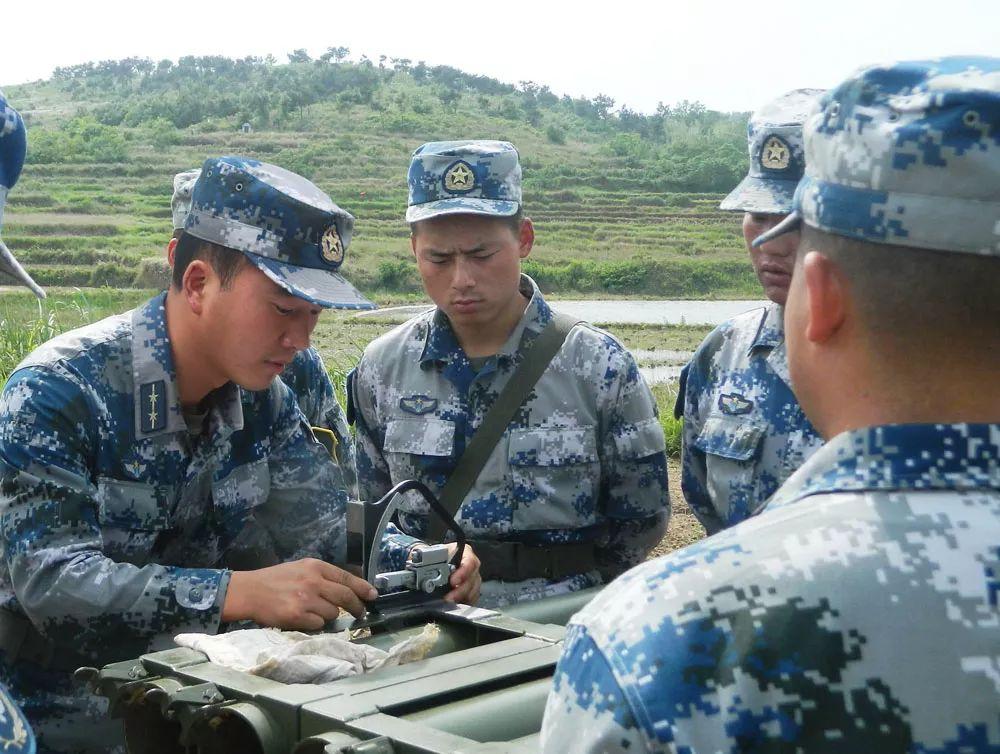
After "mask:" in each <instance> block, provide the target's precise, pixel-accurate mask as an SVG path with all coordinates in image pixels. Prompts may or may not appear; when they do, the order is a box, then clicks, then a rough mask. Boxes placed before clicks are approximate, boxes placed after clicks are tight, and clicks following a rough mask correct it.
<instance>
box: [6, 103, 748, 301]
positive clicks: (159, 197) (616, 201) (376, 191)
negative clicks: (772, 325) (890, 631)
mask: <svg viewBox="0 0 1000 754" xmlns="http://www.w3.org/2000/svg"><path fill="white" fill-rule="evenodd" d="M8 93H9V94H10V95H11V97H12V99H13V98H14V94H15V93H16V92H14V91H11V92H8ZM45 105H46V106H45V107H40V108H38V109H36V110H26V115H27V116H28V120H29V123H30V124H31V125H30V130H29V155H30V139H31V133H32V131H33V130H34V129H35V128H47V127H50V126H52V125H54V124H57V123H58V122H59V120H60V118H64V117H65V115H66V113H65V112H64V111H63V110H60V109H59V108H58V107H55V106H54V105H53V103H51V102H48V103H45ZM199 127H201V126H199ZM378 127H379V122H378V121H377V120H373V115H372V113H371V111H370V109H368V108H362V107H356V108H354V109H348V110H346V111H345V110H344V109H343V108H335V107H332V106H327V105H324V104H317V105H314V106H312V107H310V108H308V110H307V111H306V114H305V115H304V116H303V117H302V119H301V122H300V123H299V128H300V129H301V130H296V131H288V130H283V131H280V132H279V131H262V132H258V133H253V134H242V133H239V132H235V131H219V130H216V131H209V132H204V133H200V132H199V133H196V132H192V130H191V129H188V130H187V131H183V132H180V135H179V136H178V140H179V142H180V143H177V144H173V145H169V146H165V147H160V148H154V147H153V146H152V145H151V144H150V143H148V141H149V139H148V137H147V136H146V135H145V132H144V131H143V130H142V129H122V132H123V133H124V134H125V135H126V137H127V140H128V160H127V161H126V162H124V163H70V164H31V163H30V162H29V164H28V165H27V166H26V169H25V172H24V174H23V177H22V179H21V182H20V183H19V184H18V185H17V187H16V188H15V190H14V191H12V192H11V195H10V204H9V205H8V210H7V214H6V217H5V224H4V238H5V240H6V241H7V244H8V245H9V246H10V248H11V249H13V250H14V251H15V253H17V255H18V257H19V258H20V259H22V260H23V261H24V263H25V264H26V266H27V267H28V269H29V270H30V271H31V272H32V274H33V275H35V277H36V278H37V279H38V280H39V282H41V283H42V284H43V285H69V286H101V285H109V286H114V287H123V286H140V287H156V286H158V285H160V284H161V282H162V280H163V265H162V262H161V257H162V252H163V246H164V245H165V243H166V241H167V240H168V238H169V236H170V233H171V227H170V226H171V222H170V211H169V200H170V191H171V186H172V178H173V175H174V173H176V172H178V171H180V170H184V169H187V168H190V167H193V166H196V165H199V164H200V163H201V162H202V161H203V159H204V158H205V157H206V156H209V155H218V154H224V153H238V154H245V155H248V156H251V157H256V158H259V159H263V160H267V161H270V162H275V163H277V164H280V165H283V166H285V167H288V168H290V169H292V170H295V171H297V172H301V173H303V174H305V175H307V176H309V177H311V178H312V179H313V180H314V181H316V182H317V183H318V184H319V185H320V186H321V187H322V188H323V189H325V190H326V191H328V192H329V193H330V195H331V196H332V197H333V198H334V200H335V201H337V202H338V203H339V204H341V205H342V206H343V207H344V208H346V209H348V210H349V211H350V212H352V213H353V214H354V215H355V216H356V217H357V218H358V222H357V232H356V235H355V240H354V243H353V244H352V247H351V250H350V251H349V255H348V261H347V264H346V267H345V271H346V272H347V274H348V276H349V277H351V278H352V279H353V280H354V281H355V282H356V283H357V284H358V285H359V286H360V287H361V288H362V289H363V290H365V291H366V292H370V293H371V295H373V296H375V297H376V298H377V299H379V300H387V299H397V298H403V299H408V298H413V297H418V296H419V284H418V280H417V277H416V271H415V268H414V266H413V264H412V262H411V261H410V256H409V244H408V240H407V238H408V233H409V231H408V228H407V227H406V225H405V223H404V222H403V219H402V218H403V213H404V210H405V204H406V188H405V176H406V168H407V164H408V161H409V155H410V152H411V151H412V150H413V148H414V147H416V146H417V145H418V144H420V143H421V142H423V141H426V140H431V139H441V138H455V137H460V136H486V137H494V138H509V139H511V140H513V141H514V142H515V143H516V144H517V145H518V147H519V149H520V151H521V153H522V161H523V165H524V171H525V205H526V209H527V212H528V214H529V215H530V216H531V217H532V218H533V220H534V221H535V223H536V228H537V239H538V241H537V246H536V248H535V251H534V253H533V254H532V257H531V259H530V260H529V261H528V263H527V269H528V271H529V272H530V273H531V274H533V275H535V276H536V278H537V279H538V281H539V283H540V284H541V285H542V287H543V289H544V290H546V291H547V292H557V293H560V294H567V295H568V294H573V295H577V294H584V295H606V294H613V295H615V296H622V295H630V296H649V297H686V298H706V297H716V298H723V297H740V296H752V295H754V294H755V291H754V282H753V280H752V278H751V276H750V274H749V269H748V266H747V265H746V264H745V259H744V251H743V250H742V245H741V241H740V236H739V220H738V217H736V216H734V215H732V214H727V213H723V212H720V211H718V209H717V206H718V201H719V198H720V197H719V196H718V195H714V194H682V193H674V194H672V193H661V192H655V191H652V190H650V189H649V188H648V174H647V173H646V171H645V170H643V169H640V168H637V167H634V166H633V165H631V164H630V163H629V162H628V161H627V160H625V159H622V158H618V157H615V156H614V155H612V154H610V153H609V152H608V151H607V149H605V148H604V146H603V145H602V144H601V143H600V141H599V140H595V141H593V142H588V141H572V140H571V141H568V142H567V143H566V144H564V145H557V144H553V143H550V142H548V141H547V140H545V139H544V138H543V137H542V136H540V134H539V132H538V130H537V129H534V128H531V127H529V126H527V125H517V124H511V123H509V122H502V121H498V120H497V119H496V118H491V117H488V116H485V115H483V116H478V117H477V116H476V115H475V114H469V113H465V112H463V114H462V115H461V117H460V118H458V123H457V124H456V125H455V126H454V127H453V128H449V129H447V130H442V129H440V128H437V129H435V128H429V129H428V130H427V131H424V132H420V131H418V132H416V133H413V134H412V135H411V134H406V135H404V134H398V133H392V132H386V131H380V130H378Z"/></svg>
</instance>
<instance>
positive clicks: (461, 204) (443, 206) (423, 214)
mask: <svg viewBox="0 0 1000 754" xmlns="http://www.w3.org/2000/svg"><path fill="white" fill-rule="evenodd" d="M519 208H520V205H519V204H518V203H517V202H510V201H506V200H501V199H479V198H475V197H462V196H456V197H454V198H451V199H440V200H438V201H436V202H426V203H424V204H415V205H413V206H410V207H407V208H406V222H408V223H415V222H418V221H420V220H429V219H430V218H432V217H441V216H442V215H492V216H493V217H510V216H511V215H516V214H517V210H518V209H519Z"/></svg>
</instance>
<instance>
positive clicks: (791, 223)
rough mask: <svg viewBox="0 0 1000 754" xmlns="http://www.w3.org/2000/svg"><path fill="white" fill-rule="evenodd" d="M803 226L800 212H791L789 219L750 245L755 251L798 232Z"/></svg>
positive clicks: (762, 234) (761, 235)
mask: <svg viewBox="0 0 1000 754" xmlns="http://www.w3.org/2000/svg"><path fill="white" fill-rule="evenodd" d="M801 225H802V216H801V215H800V214H799V213H798V211H794V212H791V213H790V214H789V215H788V217H786V218H785V219H784V220H782V221H781V222H780V223H778V224H777V225H775V226H774V227H773V228H771V230H769V231H767V232H766V233H761V234H760V235H759V236H757V237H756V238H755V239H754V240H753V241H751V242H750V245H751V246H753V247H754V248H755V249H757V248H760V247H761V246H763V245H764V244H766V243H767V242H768V241H773V240H774V239H775V238H777V237H778V236H783V235H785V234H786V233H791V232H792V231H795V230H798V229H799V227H800V226H801Z"/></svg>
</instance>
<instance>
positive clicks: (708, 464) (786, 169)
mask: <svg viewBox="0 0 1000 754" xmlns="http://www.w3.org/2000/svg"><path fill="white" fill-rule="evenodd" d="M821 93H822V92H821V90H819V89H796V90H794V91H792V92H788V93H787V94H784V95H782V96H781V97H779V98H777V99H776V100H774V101H772V102H769V103H768V104H767V105H765V106H764V107H762V108H761V109H760V110H758V111H757V112H755V113H754V114H753V116H752V117H751V118H750V122H749V124H748V126H747V142H748V146H749V151H750V171H749V174H748V175H747V176H746V177H745V178H744V179H743V180H742V181H741V182H740V184H739V185H738V186H737V187H736V188H735V189H733V191H732V192H730V194H729V195H728V196H727V197H726V198H725V199H724V200H723V201H722V203H721V204H720V205H719V206H720V208H721V209H724V210H734V211H739V212H753V213H764V214H777V215H786V214H788V213H789V212H791V210H792V196H793V195H794V193H795V186H796V185H797V183H798V181H799V179H800V178H801V177H802V174H803V171H804V170H805V158H804V154H803V146H802V122H803V120H805V117H806V115H807V114H808V113H809V109H810V107H812V106H813V105H814V104H815V102H816V100H817V97H818V95H819V94H821ZM680 384H681V389H680V392H679V394H678V396H677V406H676V408H675V411H674V413H675V414H676V415H677V416H678V417H680V416H681V415H682V414H683V416H684V432H683V451H682V458H681V489H682V490H683V492H684V498H685V500H687V503H688V505H690V506H691V510H692V511H693V512H694V514H695V516H697V517H698V520H699V521H701V523H702V525H703V526H704V527H705V530H706V531H707V532H708V533H709V534H714V533H715V532H717V531H719V530H720V529H724V528H726V527H727V526H732V525H733V524H737V523H739V522H740V521H742V520H744V519H745V518H747V517H748V516H750V515H752V514H753V513H755V512H756V511H757V510H758V509H759V508H760V507H761V506H762V505H763V504H764V502H765V501H766V500H767V499H768V498H769V497H770V496H771V495H773V494H774V492H775V490H777V489H778V487H779V486H780V485H781V483H782V482H784V481H785V480H786V479H787V478H788V477H789V475H790V474H791V473H792V472H793V471H795V469H797V468H798V467H799V466H800V465H802V462H803V461H805V459H806V458H808V457H809V456H810V455H811V454H812V453H814V452H815V451H816V450H817V449H818V448H819V446H820V445H822V439H821V438H820V437H819V435H818V434H817V433H816V430H815V429H813V426H812V425H811V424H810V423H809V420H808V419H807V418H806V417H805V415H804V414H803V413H802V409H801V408H799V403H798V401H797V400H796V399H795V396H794V395H793V394H792V389H791V381H790V379H789V376H788V357H787V355H786V353H785V323H784V309H783V307H781V306H780V305H778V304H775V303H769V304H767V306H765V307H764V308H763V309H756V310H754V311H751V312H747V313H746V314H741V315H740V316H738V317H734V318H733V319H731V320H729V321H728V322H724V323H723V324H722V325H720V326H719V327H717V328H716V329H715V330H714V331H713V332H712V333H710V334H709V336H708V337H707V338H705V340H704V342H702V344H701V345H700V346H699V347H698V350H697V351H696V352H695V355H694V357H693V358H692V360H691V363H690V364H689V365H688V366H686V367H685V368H684V372H683V374H682V376H681V382H680Z"/></svg>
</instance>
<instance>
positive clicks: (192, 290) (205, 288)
mask: <svg viewBox="0 0 1000 754" xmlns="http://www.w3.org/2000/svg"><path fill="white" fill-rule="evenodd" d="M214 277H215V270H213V269H212V265H211V264H210V263H209V262H208V261H206V260H204V259H192V260H191V262H190V263H189V264H188V266H187V269H185V270H184V278H183V280H182V285H181V292H182V293H183V294H184V298H185V300H187V302H188V306H190V307H191V311H192V312H194V313H195V314H201V313H202V312H203V311H204V308H205V299H206V297H207V295H209V293H210V291H211V288H212V286H211V282H212V280H213V279H214Z"/></svg>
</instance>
